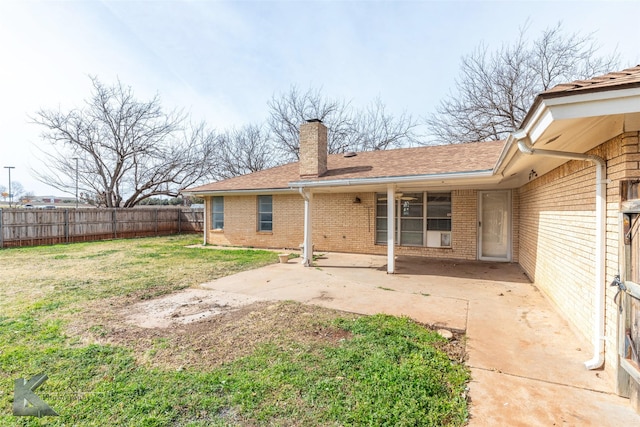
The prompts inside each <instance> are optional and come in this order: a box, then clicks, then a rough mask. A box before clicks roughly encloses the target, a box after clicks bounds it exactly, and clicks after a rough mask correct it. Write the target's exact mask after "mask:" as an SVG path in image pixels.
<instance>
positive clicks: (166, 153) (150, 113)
mask: <svg viewBox="0 0 640 427" xmlns="http://www.w3.org/2000/svg"><path fill="white" fill-rule="evenodd" d="M91 81H92V84H93V90H92V94H91V97H90V98H88V99H87V100H85V105H84V106H83V107H82V108H77V109H73V110H71V111H69V112H61V111H54V110H40V111H38V112H37V113H36V115H35V117H34V118H33V121H34V122H35V123H36V124H39V125H41V126H43V127H44V128H45V130H44V132H43V134H42V137H43V139H44V140H45V141H46V142H48V143H49V144H50V146H48V147H47V149H46V150H44V149H43V150H42V151H43V153H46V156H47V162H46V164H47V165H48V168H46V169H45V170H42V171H34V172H35V174H36V176H37V177H38V179H39V180H40V181H42V182H45V183H47V184H49V185H52V186H53V187H55V188H57V189H59V190H61V191H66V192H69V193H71V192H72V191H75V184H76V183H75V177H76V161H75V159H76V158H77V159H78V162H77V164H78V178H79V179H78V181H79V182H78V186H79V188H80V189H81V191H82V192H83V195H84V196H85V198H86V199H91V200H94V201H95V203H96V204H98V205H99V206H106V207H133V206H135V205H137V204H138V203H140V201H142V200H144V199H146V198H148V197H152V196H159V195H167V196H177V195H178V194H180V192H181V190H183V189H184V188H186V187H188V186H191V185H193V184H195V183H198V182H200V181H201V180H202V179H203V178H206V177H209V175H210V171H211V165H212V163H213V158H214V157H213V156H214V152H215V138H214V137H213V134H212V132H210V131H208V130H207V129H206V127H205V125H204V124H198V125H192V124H190V123H188V121H187V117H186V115H184V114H182V113H180V112H176V111H172V112H169V113H166V112H164V111H163V110H162V108H161V105H160V99H159V97H158V96H157V95H156V96H155V97H153V98H152V99H151V100H149V101H138V100H137V99H136V98H135V97H134V93H133V90H132V89H131V87H129V86H124V85H123V84H122V83H121V82H120V81H118V82H117V84H115V85H113V86H105V85H103V84H102V83H101V82H100V81H98V79H97V78H96V77H91Z"/></svg>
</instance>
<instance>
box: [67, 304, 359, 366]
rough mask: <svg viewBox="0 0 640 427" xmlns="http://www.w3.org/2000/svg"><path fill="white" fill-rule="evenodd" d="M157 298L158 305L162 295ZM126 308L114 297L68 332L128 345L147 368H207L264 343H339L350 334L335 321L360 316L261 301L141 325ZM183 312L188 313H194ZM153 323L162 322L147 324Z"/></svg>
mask: <svg viewBox="0 0 640 427" xmlns="http://www.w3.org/2000/svg"><path fill="white" fill-rule="evenodd" d="M159 301H162V303H159V305H162V304H163V303H165V302H166V299H165V298H161V299H159ZM133 306H135V305H133ZM126 307H129V308H131V307H132V305H131V301H127V299H120V300H115V299H112V300H110V301H109V302H108V303H107V304H103V306H102V307H101V308H96V309H92V310H91V311H90V312H87V313H86V314H83V315H81V316H78V319H82V320H81V321H77V322H71V324H70V325H69V328H68V332H69V333H70V335H74V336H80V337H81V340H82V342H83V343H100V344H114V345H123V346H126V347H128V348H131V349H133V350H134V352H135V354H136V357H137V359H138V362H139V363H141V364H144V365H147V366H156V367H162V368H165V369H187V368H189V369H192V368H193V369H199V370H207V369H211V368H215V367H218V366H220V365H221V364H223V363H226V362H231V361H233V360H236V359H238V358H240V357H242V356H246V355H249V354H251V353H253V352H254V351H255V349H256V348H257V347H258V346H260V345H261V344H265V343H269V344H270V345H276V346H278V347H281V348H283V349H286V348H288V347H289V346H291V345H294V344H295V345H303V346H308V347H309V348H311V347H314V346H315V345H316V344H327V343H329V344H335V343H338V342H339V341H340V340H342V339H346V338H349V336H350V333H349V332H346V331H344V330H342V329H339V328H337V327H336V326H333V325H332V321H333V319H336V318H338V317H341V318H355V317H358V315H356V314H353V313H345V312H341V311H337V310H330V309H326V308H322V307H317V306H311V305H304V304H300V303H297V302H272V301H259V302H251V303H249V304H248V305H243V306H240V307H234V308H231V307H229V306H227V307H223V310H221V311H220V312H219V313H216V314H215V315H208V316H206V317H204V318H202V319H197V318H196V319H195V320H193V321H190V322H184V318H182V319H180V317H181V316H176V317H175V318H174V320H175V321H174V322H166V319H163V318H162V317H159V318H156V319H155V320H154V319H149V318H147V319H146V320H144V321H143V324H144V325H145V326H142V324H136V323H134V322H131V319H132V317H131V316H129V317H128V316H122V312H123V310H124V309H125V308H126ZM178 310H181V309H180V308H179V309H178ZM183 310H184V313H185V314H187V316H186V317H188V316H190V315H191V314H192V313H191V311H189V310H188V309H184V308H183ZM160 311H162V310H158V312H160ZM158 312H156V314H157V313H158ZM165 312H166V311H165ZM182 317H184V316H182ZM133 318H138V319H142V317H140V316H137V317H135V316H134V317H133ZM153 323H155V324H158V325H161V326H157V327H148V325H150V324H153Z"/></svg>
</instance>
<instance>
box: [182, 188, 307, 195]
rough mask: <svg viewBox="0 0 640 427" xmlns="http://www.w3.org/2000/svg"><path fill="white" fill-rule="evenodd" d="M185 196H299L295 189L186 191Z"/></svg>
mask: <svg viewBox="0 0 640 427" xmlns="http://www.w3.org/2000/svg"><path fill="white" fill-rule="evenodd" d="M183 194H185V195H189V196H196V197H209V196H248V195H252V194H255V195H260V194H263V195H269V194H298V191H297V190H295V189H293V188H257V189H250V190H211V191H195V192H194V191H185V192H184V193H183Z"/></svg>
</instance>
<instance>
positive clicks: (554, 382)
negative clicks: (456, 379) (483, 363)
mask: <svg viewBox="0 0 640 427" xmlns="http://www.w3.org/2000/svg"><path fill="white" fill-rule="evenodd" d="M467 367H468V368H469V369H477V370H479V371H485V372H493V373H496V374H498V375H506V376H508V377H512V378H520V379H523V380H529V381H536V382H539V383H543V384H551V385H557V386H561V387H568V388H572V389H574V390H586V391H592V392H594V393H600V394H606V395H610V396H617V394H615V393H611V392H608V391H604V390H596V389H593V388H590V387H580V386H577V385H573V384H565V383H560V382H557V381H549V380H542V379H540V378H533V377H527V376H524V375H518V374H511V373H509V372H504V371H501V370H499V369H495V368H481V367H479V366H471V365H467ZM472 382H473V380H472Z"/></svg>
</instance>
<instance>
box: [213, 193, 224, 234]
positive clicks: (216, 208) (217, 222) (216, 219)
mask: <svg viewBox="0 0 640 427" xmlns="http://www.w3.org/2000/svg"><path fill="white" fill-rule="evenodd" d="M211 228H212V229H214V230H223V229H224V197H222V196H215V197H213V198H212V199H211Z"/></svg>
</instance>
